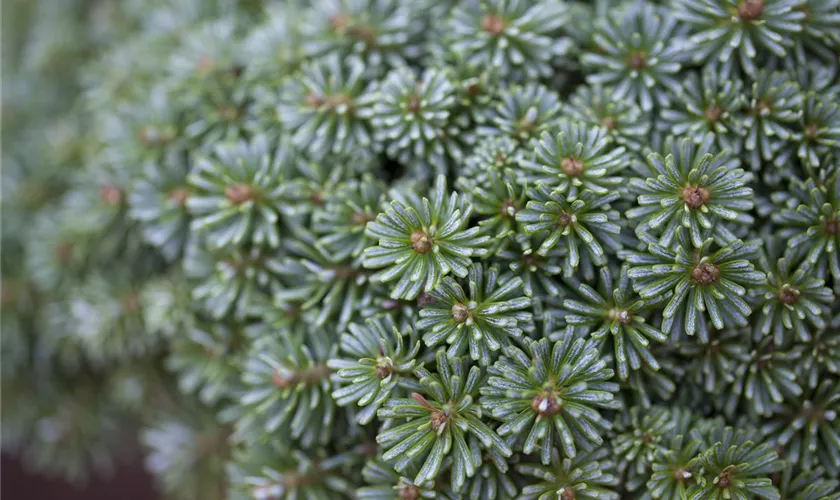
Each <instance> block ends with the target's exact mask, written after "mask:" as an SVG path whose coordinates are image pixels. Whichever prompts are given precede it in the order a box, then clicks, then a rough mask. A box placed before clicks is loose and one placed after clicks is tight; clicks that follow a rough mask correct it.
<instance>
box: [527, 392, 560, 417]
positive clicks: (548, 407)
mask: <svg viewBox="0 0 840 500" xmlns="http://www.w3.org/2000/svg"><path fill="white" fill-rule="evenodd" d="M531 409H532V410H534V411H535V412H537V414H538V415H540V416H541V417H547V416H551V415H556V414H558V413H560V411H561V410H562V409H563V405H562V404H559V403H557V398H555V397H554V394H552V393H550V392H544V393H542V394H538V395H536V396H534V399H532V400H531Z"/></svg>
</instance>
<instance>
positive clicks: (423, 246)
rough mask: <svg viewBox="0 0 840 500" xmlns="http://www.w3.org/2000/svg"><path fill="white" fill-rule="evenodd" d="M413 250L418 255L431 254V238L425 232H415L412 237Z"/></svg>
mask: <svg viewBox="0 0 840 500" xmlns="http://www.w3.org/2000/svg"><path fill="white" fill-rule="evenodd" d="M410 241H411V248H413V249H414V251H415V252H417V253H423V254H425V253H429V250H431V249H432V242H431V238H429V237H428V236H427V235H426V233H424V232H423V231H414V232H413V233H411V237H410Z"/></svg>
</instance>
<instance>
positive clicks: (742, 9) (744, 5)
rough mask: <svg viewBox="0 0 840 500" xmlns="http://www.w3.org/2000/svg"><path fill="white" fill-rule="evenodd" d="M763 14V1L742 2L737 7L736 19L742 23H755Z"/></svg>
mask: <svg viewBox="0 0 840 500" xmlns="http://www.w3.org/2000/svg"><path fill="white" fill-rule="evenodd" d="M763 13H764V0H743V1H742V2H741V3H740V4H739V5H738V17H740V18H741V19H743V20H744V21H755V20H756V19H758V18H759V17H760V16H761V14H763Z"/></svg>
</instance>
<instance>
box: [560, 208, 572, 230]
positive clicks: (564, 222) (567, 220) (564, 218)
mask: <svg viewBox="0 0 840 500" xmlns="http://www.w3.org/2000/svg"><path fill="white" fill-rule="evenodd" d="M571 223H572V216H571V215H569V214H567V213H566V212H560V215H558V216H557V225H558V226H560V227H568V226H569V224H571Z"/></svg>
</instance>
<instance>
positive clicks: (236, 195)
mask: <svg viewBox="0 0 840 500" xmlns="http://www.w3.org/2000/svg"><path fill="white" fill-rule="evenodd" d="M253 197H254V189H253V188H252V187H251V186H249V185H248V184H231V185H230V186H227V187H226V188H225V198H227V199H228V201H229V202H231V203H232V204H234V205H241V204H243V203H245V202H246V201H248V200H251V199H253Z"/></svg>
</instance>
